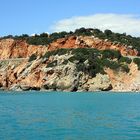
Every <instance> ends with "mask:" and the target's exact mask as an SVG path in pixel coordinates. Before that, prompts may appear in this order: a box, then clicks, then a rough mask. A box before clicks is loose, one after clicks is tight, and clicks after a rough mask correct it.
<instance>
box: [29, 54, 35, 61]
mask: <svg viewBox="0 0 140 140" xmlns="http://www.w3.org/2000/svg"><path fill="white" fill-rule="evenodd" d="M36 58H37V56H36V54H32V55H31V56H30V58H29V60H28V62H31V61H34V60H35V59H36Z"/></svg>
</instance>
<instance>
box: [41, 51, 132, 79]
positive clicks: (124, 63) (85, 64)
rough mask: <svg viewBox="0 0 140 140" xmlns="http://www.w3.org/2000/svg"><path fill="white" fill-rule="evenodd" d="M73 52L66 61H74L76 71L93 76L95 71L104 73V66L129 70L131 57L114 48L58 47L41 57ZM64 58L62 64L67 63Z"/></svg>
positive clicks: (52, 64)
mask: <svg viewBox="0 0 140 140" xmlns="http://www.w3.org/2000/svg"><path fill="white" fill-rule="evenodd" d="M66 53H68V54H73V56H72V57H70V58H69V59H68V61H70V62H72V63H76V67H77V71H82V72H85V73H87V74H89V75H90V76H92V77H94V76H95V75H96V74H97V73H102V74H104V73H105V71H104V68H110V69H113V70H114V71H117V70H121V71H124V72H127V73H128V72H129V67H128V64H130V63H131V61H132V60H131V59H130V58H127V57H123V56H121V54H120V52H119V51H116V50H103V51H99V50H97V49H93V48H77V49H60V50H56V51H52V52H47V53H46V54H45V55H44V56H43V57H44V58H49V57H50V56H52V55H56V54H57V55H64V54H66ZM68 61H67V60H66V61H65V62H64V63H63V64H67V63H68ZM56 65H57V61H53V62H51V63H49V64H48V66H47V67H54V66H56Z"/></svg>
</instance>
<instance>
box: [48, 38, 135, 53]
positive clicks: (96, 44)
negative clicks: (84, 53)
mask: <svg viewBox="0 0 140 140" xmlns="http://www.w3.org/2000/svg"><path fill="white" fill-rule="evenodd" d="M85 47H87V48H96V49H98V50H107V49H112V50H118V51H120V53H121V54H122V55H124V56H129V55H130V56H137V55H138V51H136V50H135V49H131V48H129V47H128V46H123V45H120V44H119V43H117V44H115V43H112V42H110V41H108V40H101V39H99V38H95V37H94V36H91V37H89V36H85V37H83V36H79V37H76V36H71V37H67V38H62V39H58V40H57V41H56V42H53V43H51V44H50V45H49V46H48V50H49V51H53V50H56V49H60V48H69V49H71V48H85Z"/></svg>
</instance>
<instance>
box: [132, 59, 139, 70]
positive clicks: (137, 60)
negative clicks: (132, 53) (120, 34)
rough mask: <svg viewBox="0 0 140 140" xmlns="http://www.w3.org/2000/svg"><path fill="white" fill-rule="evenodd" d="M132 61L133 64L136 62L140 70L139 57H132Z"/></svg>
mask: <svg viewBox="0 0 140 140" xmlns="http://www.w3.org/2000/svg"><path fill="white" fill-rule="evenodd" d="M133 62H134V63H135V64H137V66H138V69H139V70H140V58H134V59H133Z"/></svg>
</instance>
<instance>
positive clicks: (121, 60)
mask: <svg viewBox="0 0 140 140" xmlns="http://www.w3.org/2000/svg"><path fill="white" fill-rule="evenodd" d="M119 62H120V63H127V64H130V63H131V62H132V59H131V58H128V57H124V56H122V57H121V58H120V59H119Z"/></svg>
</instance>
